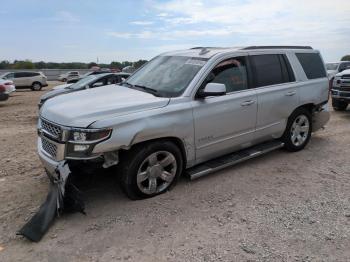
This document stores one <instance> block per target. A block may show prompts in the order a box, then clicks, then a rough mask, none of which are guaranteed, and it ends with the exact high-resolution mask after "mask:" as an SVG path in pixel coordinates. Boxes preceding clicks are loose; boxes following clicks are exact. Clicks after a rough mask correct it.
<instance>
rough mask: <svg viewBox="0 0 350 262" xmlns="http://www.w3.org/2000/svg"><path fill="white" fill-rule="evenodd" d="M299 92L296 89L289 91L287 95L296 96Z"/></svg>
mask: <svg viewBox="0 0 350 262" xmlns="http://www.w3.org/2000/svg"><path fill="white" fill-rule="evenodd" d="M296 93H297V92H295V91H290V92H288V93H286V96H294V95H295V94H296Z"/></svg>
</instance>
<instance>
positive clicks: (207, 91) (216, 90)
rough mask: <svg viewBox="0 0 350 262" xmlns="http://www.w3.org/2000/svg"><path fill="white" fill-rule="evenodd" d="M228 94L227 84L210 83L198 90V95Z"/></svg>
mask: <svg viewBox="0 0 350 262" xmlns="http://www.w3.org/2000/svg"><path fill="white" fill-rule="evenodd" d="M225 94H226V86H225V84H218V83H208V84H207V85H206V86H205V88H204V89H201V90H198V93H197V97H199V98H205V97H207V96H223V95H225Z"/></svg>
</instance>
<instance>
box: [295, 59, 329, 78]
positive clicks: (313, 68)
mask: <svg viewBox="0 0 350 262" xmlns="http://www.w3.org/2000/svg"><path fill="white" fill-rule="evenodd" d="M295 55H296V56H297V58H298V60H299V62H300V64H301V66H302V67H303V69H304V72H305V74H306V76H307V78H308V79H317V78H322V77H326V76H327V73H326V70H325V69H324V65H323V62H322V59H321V57H320V54H318V53H296V54H295Z"/></svg>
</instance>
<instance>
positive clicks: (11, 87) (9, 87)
mask: <svg viewBox="0 0 350 262" xmlns="http://www.w3.org/2000/svg"><path fill="white" fill-rule="evenodd" d="M0 84H2V85H4V86H5V93H6V94H11V93H12V92H15V91H16V87H15V84H14V83H13V81H12V80H4V79H0Z"/></svg>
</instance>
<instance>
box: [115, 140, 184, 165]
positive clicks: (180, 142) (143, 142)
mask: <svg viewBox="0 0 350 262" xmlns="http://www.w3.org/2000/svg"><path fill="white" fill-rule="evenodd" d="M158 141H169V142H172V143H174V144H175V145H176V146H177V147H178V148H179V149H180V152H181V156H182V160H183V166H184V167H186V164H187V151H186V148H185V144H184V141H182V140H181V139H180V138H178V137H174V136H166V137H160V138H154V139H149V140H145V141H140V142H137V143H135V144H133V145H132V146H131V147H130V148H129V149H127V150H130V149H132V148H133V147H135V146H141V145H144V144H148V143H152V142H158ZM127 150H126V149H122V150H121V153H122V154H123V151H127Z"/></svg>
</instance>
